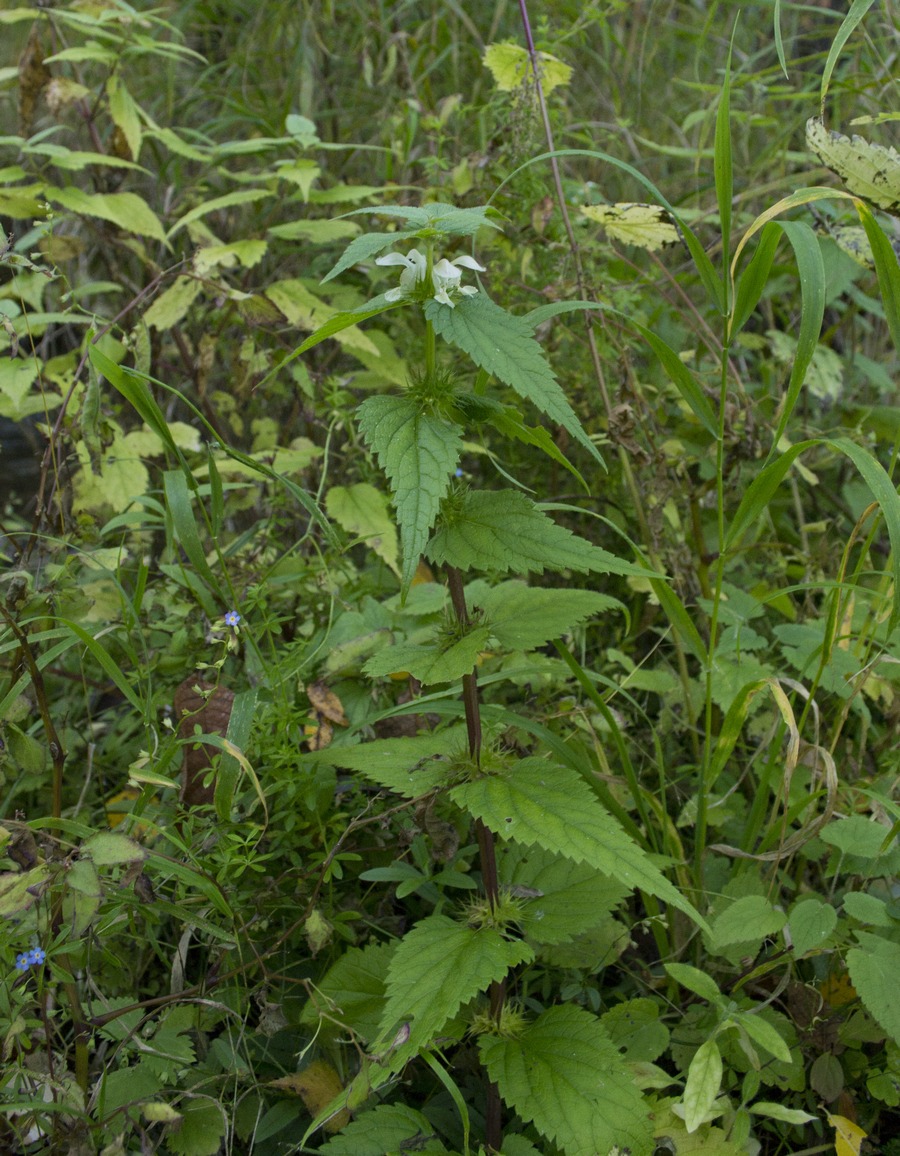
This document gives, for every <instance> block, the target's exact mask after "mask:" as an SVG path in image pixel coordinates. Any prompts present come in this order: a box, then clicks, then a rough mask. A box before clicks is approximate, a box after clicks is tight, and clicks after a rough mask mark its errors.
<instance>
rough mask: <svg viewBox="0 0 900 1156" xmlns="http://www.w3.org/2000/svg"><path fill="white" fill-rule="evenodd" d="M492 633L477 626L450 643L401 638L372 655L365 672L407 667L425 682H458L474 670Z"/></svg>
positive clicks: (376, 674)
mask: <svg viewBox="0 0 900 1156" xmlns="http://www.w3.org/2000/svg"><path fill="white" fill-rule="evenodd" d="M490 633H491V632H490V630H489V629H488V627H486V626H475V627H472V628H470V629H469V630H468V631H467V632H466V634H465V635H464V636H463V637H462V638H458V639H456V640H454V641H452V642H450V643H443V642H441V641H440V640H439V639H435V640H434V641H432V643H431V645H427V646H425V645H423V646H417V645H415V644H414V643H411V642H401V643H399V644H398V645H396V646H391V647H389V648H388V649H387V650H383V651H381V652H380V653H378V654H376V655H374V656H373V657H372V658H370V659H369V661H368V662H367V663H366V665H365V672H366V674H368V675H371V676H372V677H375V678H377V677H379V676H383V675H386V674H394V673H395V672H397V671H401V670H405V671H408V672H409V673H410V674H411V675H412V676H413V678H416V679H418V680H419V682H421V683H422V684H423V685H424V686H432V685H434V684H435V683H439V682H455V681H456V680H457V679H460V678H462V676H463V675H464V674H471V673H472V670H473V669H474V667H475V664H476V662H477V660H478V656H479V655H480V654H481V653H482V651H484V650H486V649H487V645H488V639H489V638H490Z"/></svg>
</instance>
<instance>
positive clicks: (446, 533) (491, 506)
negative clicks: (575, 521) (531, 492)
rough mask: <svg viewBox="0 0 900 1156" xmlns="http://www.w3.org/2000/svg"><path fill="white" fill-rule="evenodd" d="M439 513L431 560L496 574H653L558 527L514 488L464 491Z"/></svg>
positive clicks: (640, 575) (430, 544) (430, 550)
mask: <svg viewBox="0 0 900 1156" xmlns="http://www.w3.org/2000/svg"><path fill="white" fill-rule="evenodd" d="M442 514H443V520H442V524H441V525H439V527H438V529H437V532H436V533H435V535H434V537H433V538H432V539H431V541H430V542H429V544H428V551H427V553H428V557H429V558H430V559H431V560H432V561H433V562H437V563H441V564H442V563H447V564H449V565H450V566H457V567H459V569H461V570H471V569H474V570H481V571H484V572H487V573H491V572H493V573H501V574H502V573H506V572H507V571H509V570H515V571H518V572H519V573H525V572H531V573H536V574H542V573H543V572H544V570H576V571H578V572H580V573H586V572H589V571H593V572H595V573H599V574H624V575H629V576H633V577H640V578H647V577H656V575H655V574H654V573H653V572H652V571H649V570H644V569H643V568H642V567H640V566H635V565H633V564H632V563H630V562H623V561H622V560H621V559H620V558H617V557H616V556H615V555H614V554H610V553H609V552H608V551H607V550H603V549H602V548H601V547H599V546H594V545H593V544H592V543H591V542H588V541H586V540H585V539H584V538H579V537H576V535H575V534H573V533H572V531H571V530H567V529H566V528H565V527H564V526H558V525H557V524H556V523H555V522H554V521H553V520H552V519H551V518H549V517H548V516H547V515H546V514H545V513H543V511H542V510H540V509H539V508H538V507H537V506H536V505H535V503H534V502H532V501H531V499H530V498H527V497H526V496H525V495H524V494H522V493H520V492H519V491H518V490H501V491H499V492H493V491H487V490H481V491H478V490H474V491H469V492H467V493H465V494H462V495H461V496H460V497H459V498H454V499H453V502H452V504H451V503H446V504H445V507H444V510H443V511H442Z"/></svg>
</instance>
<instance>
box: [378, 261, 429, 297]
mask: <svg viewBox="0 0 900 1156" xmlns="http://www.w3.org/2000/svg"><path fill="white" fill-rule="evenodd" d="M375 264H376V265H405V266H406V268H405V269H404V270H403V272H402V273H401V274H400V287H399V288H398V289H388V291H387V293H385V295H384V299H385V301H399V300H400V299H401V297H409V296H410V295H411V294H412V292H413V291H414V289H415V287H416V284H417V283H418V282H419V281H424V280H425V274H426V273H427V272H428V262H427V261H426V260H425V258H424V257H423V255H422V254H421V253H420V252H419V250H418V249H410V251H409V252H408V253H407V255H406V256H405V257H404V256H403V254H402V253H388V254H387V256H386V257H378V258H376V260H375Z"/></svg>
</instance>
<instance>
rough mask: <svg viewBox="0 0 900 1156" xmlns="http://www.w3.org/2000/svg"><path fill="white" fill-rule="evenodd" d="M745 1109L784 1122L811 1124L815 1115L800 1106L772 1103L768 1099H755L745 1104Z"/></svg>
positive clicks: (815, 1117) (815, 1118)
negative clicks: (790, 1106) (791, 1106)
mask: <svg viewBox="0 0 900 1156" xmlns="http://www.w3.org/2000/svg"><path fill="white" fill-rule="evenodd" d="M747 1110H748V1111H749V1112H752V1113H753V1114H754V1115H756V1116H768V1117H769V1119H770V1120H781V1121H782V1123H784V1124H797V1125H803V1124H811V1123H812V1122H813V1121H814V1120H817V1119H818V1117H817V1116H812V1115H810V1113H809V1112H804V1111H803V1109H802V1108H788V1107H785V1105H784V1104H773V1103H770V1102H769V1101H768V1100H757V1101H756V1102H755V1103H753V1104H748V1105H747Z"/></svg>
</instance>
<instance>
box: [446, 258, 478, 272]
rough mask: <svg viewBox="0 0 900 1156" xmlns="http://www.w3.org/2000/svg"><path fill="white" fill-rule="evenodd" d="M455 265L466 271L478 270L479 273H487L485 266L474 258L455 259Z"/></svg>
mask: <svg viewBox="0 0 900 1156" xmlns="http://www.w3.org/2000/svg"><path fill="white" fill-rule="evenodd" d="M453 264H454V265H462V267H463V268H464V269H476V270H477V271H478V272H479V273H484V272H486V270H485V267H484V265H479V264H478V262H477V261H476V260H475V258H474V257H454V258H453Z"/></svg>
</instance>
